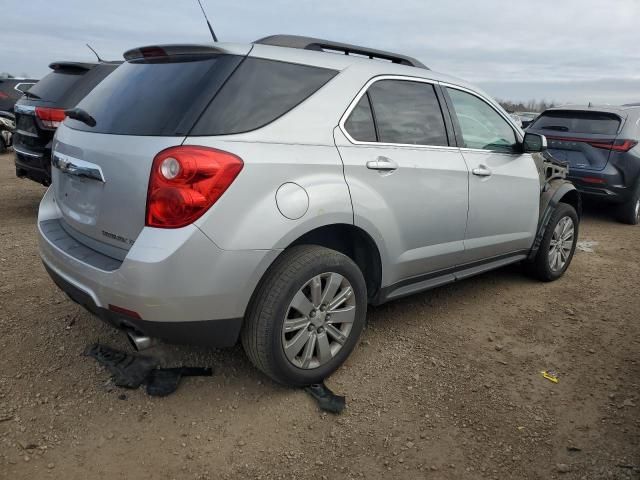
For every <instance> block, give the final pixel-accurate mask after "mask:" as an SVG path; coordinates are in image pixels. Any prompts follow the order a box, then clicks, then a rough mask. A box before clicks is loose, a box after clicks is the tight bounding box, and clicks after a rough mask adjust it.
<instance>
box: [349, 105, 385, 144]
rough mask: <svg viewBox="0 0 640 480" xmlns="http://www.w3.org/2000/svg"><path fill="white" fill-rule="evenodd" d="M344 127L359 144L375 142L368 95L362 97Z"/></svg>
mask: <svg viewBox="0 0 640 480" xmlns="http://www.w3.org/2000/svg"><path fill="white" fill-rule="evenodd" d="M344 127H345V129H346V130H347V132H348V133H349V135H351V138H353V139H354V140H357V141H359V142H375V141H377V137H376V127H375V124H374V122H373V112H372V111H371V103H370V101H369V94H368V93H365V94H364V95H363V96H362V98H361V99H360V101H359V102H358V103H357V105H356V106H355V108H354V109H353V110H352V111H351V114H350V115H349V118H348V119H347V121H346V122H345V124H344Z"/></svg>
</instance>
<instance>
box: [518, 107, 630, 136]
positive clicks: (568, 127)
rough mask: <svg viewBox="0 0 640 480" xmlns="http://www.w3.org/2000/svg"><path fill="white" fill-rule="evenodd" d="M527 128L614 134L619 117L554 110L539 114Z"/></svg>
mask: <svg viewBox="0 0 640 480" xmlns="http://www.w3.org/2000/svg"><path fill="white" fill-rule="evenodd" d="M529 128H531V129H537V130H548V131H550V132H571V133H591V134H597V135H615V134H617V133H618V129H619V128H620V118H619V117H618V116H617V115H614V114H612V113H604V112H580V111H571V110H554V111H550V112H545V113H543V114H542V115H540V116H539V117H538V119H537V120H536V121H535V122H534V123H533V125H532V126H531V127H529Z"/></svg>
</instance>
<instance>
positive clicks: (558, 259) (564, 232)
mask: <svg viewBox="0 0 640 480" xmlns="http://www.w3.org/2000/svg"><path fill="white" fill-rule="evenodd" d="M574 237H575V227H574V225H573V219H572V218H571V217H562V218H561V219H560V221H559V222H558V224H557V225H556V228H554V229H553V235H552V236H551V243H550V244H549V267H550V268H551V270H552V271H553V272H559V271H560V270H562V269H563V268H564V267H565V266H566V265H567V262H568V261H569V256H570V255H571V250H572V249H573V241H574Z"/></svg>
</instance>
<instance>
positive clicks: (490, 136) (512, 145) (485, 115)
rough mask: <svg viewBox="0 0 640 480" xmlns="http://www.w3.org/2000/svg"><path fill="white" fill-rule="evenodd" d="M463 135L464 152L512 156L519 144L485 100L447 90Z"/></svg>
mask: <svg viewBox="0 0 640 480" xmlns="http://www.w3.org/2000/svg"><path fill="white" fill-rule="evenodd" d="M447 92H448V93H449V98H451V102H452V103H453V109H454V111H455V114H456V117H457V119H458V125H459V126H460V130H461V133H462V139H463V145H461V146H462V147H463V148H473V149H478V150H491V151H496V152H504V153H513V152H515V151H516V150H517V146H518V140H517V137H516V134H515V132H514V130H513V128H512V127H511V125H510V124H509V123H508V122H507V120H505V119H504V118H503V117H502V115H500V114H499V113H498V112H497V111H496V110H495V109H494V108H493V107H491V106H490V105H489V104H488V103H487V102H485V101H484V100H482V99H480V98H478V97H476V96H475V95H472V94H470V93H467V92H463V91H462V90H457V89H455V88H447Z"/></svg>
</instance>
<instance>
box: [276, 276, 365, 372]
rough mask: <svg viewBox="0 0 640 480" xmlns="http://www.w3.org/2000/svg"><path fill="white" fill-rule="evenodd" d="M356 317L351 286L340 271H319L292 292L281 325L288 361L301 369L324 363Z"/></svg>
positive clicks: (336, 349) (344, 336)
mask: <svg viewBox="0 0 640 480" xmlns="http://www.w3.org/2000/svg"><path fill="white" fill-rule="evenodd" d="M355 318H356V299H355V295H354V292H353V287H352V286H351V283H349V280H347V279H346V278H345V277H344V276H343V275H340V274H339V273H334V272H327V273H321V274H320V275H316V276H315V277H313V278H312V279H310V280H309V281H308V282H307V283H305V284H304V285H303V286H302V288H300V290H298V292H297V293H296V294H295V295H294V296H293V299H292V300H291V302H290V304H289V307H288V308H287V313H286V316H285V319H284V323H283V326H282V345H283V347H284V353H285V356H286V357H287V359H288V360H289V362H291V363H292V364H293V365H294V366H296V367H298V368H303V369H313V368H318V367H320V366H322V365H325V364H326V363H327V362H329V361H330V360H331V359H332V358H333V357H335V356H336V355H337V353H338V352H339V351H340V349H341V348H342V347H343V345H344V344H345V343H346V341H347V338H348V337H349V334H350V333H351V329H352V327H353V322H354V321H355Z"/></svg>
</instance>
